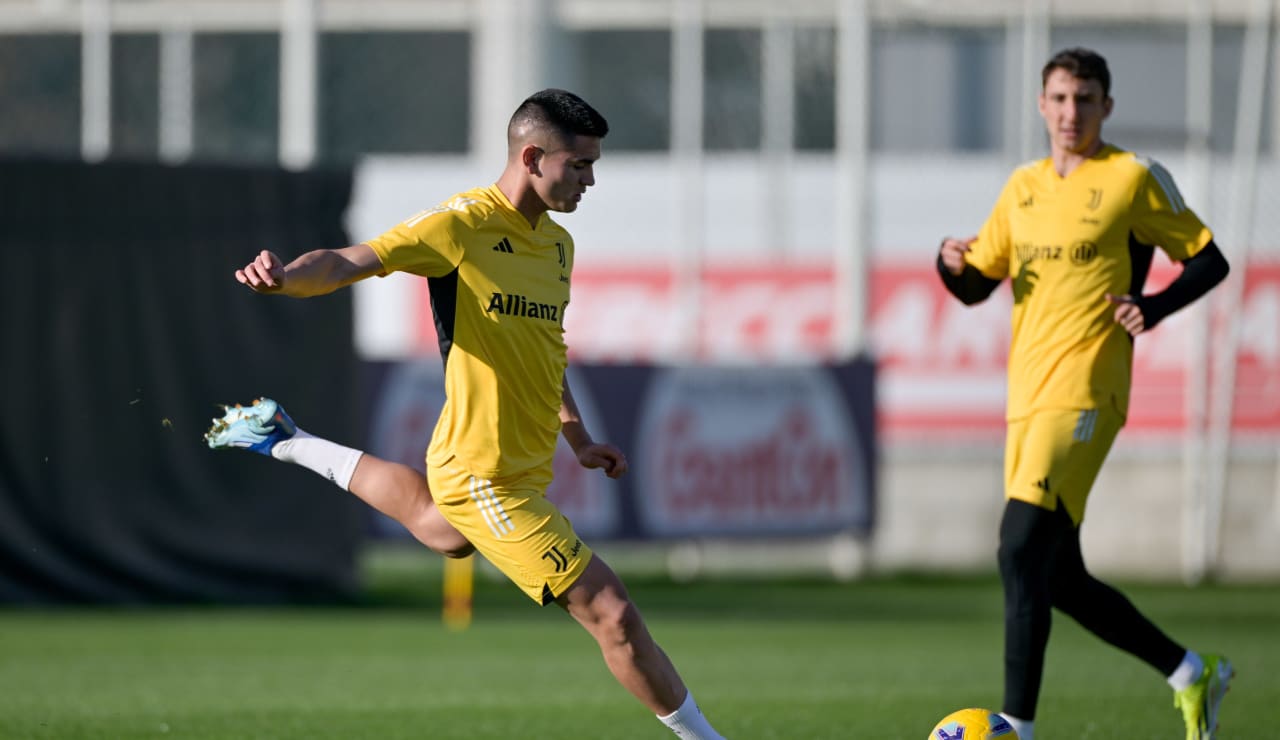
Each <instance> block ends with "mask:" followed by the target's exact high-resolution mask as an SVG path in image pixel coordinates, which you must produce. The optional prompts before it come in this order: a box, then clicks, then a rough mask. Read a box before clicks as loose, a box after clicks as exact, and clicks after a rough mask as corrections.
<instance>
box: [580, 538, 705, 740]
mask: <svg viewBox="0 0 1280 740" xmlns="http://www.w3.org/2000/svg"><path fill="white" fill-rule="evenodd" d="M556 603H557V604H559V605H560V606H561V607H563V608H564V609H565V610H566V611H567V612H569V614H571V615H572V616H573V618H574V619H576V620H578V622H579V623H580V624H581V625H582V626H583V627H585V628H586V630H587V631H588V632H590V633H591V636H592V637H594V638H595V639H596V642H597V643H598V644H599V645H600V652H601V654H603V656H604V662H605V664H606V665H607V666H608V667H609V671H610V672H611V673H613V676H614V678H616V679H617V680H618V683H620V684H622V686H623V687H624V688H626V689H627V690H628V691H630V692H631V693H632V694H633V695H634V696H635V697H636V698H637V699H639V700H640V701H641V702H643V703H644V705H645V706H647V707H649V709H650V710H651V711H653V713H654V714H656V715H658V719H660V720H662V722H663V724H665V725H666V726H667V727H669V728H671V731H672V732H674V733H675V734H676V736H677V737H681V738H685V739H686V740H722V736H721V735H720V734H719V733H718V732H716V731H715V729H714V728H712V726H711V723H710V722H708V721H707V718H706V717H705V716H703V714H702V710H700V709H699V708H698V704H697V702H695V701H694V700H693V695H692V694H691V693H690V692H689V690H688V688H686V687H685V685H684V681H683V680H681V678H680V674H679V673H677V672H676V669H675V666H674V665H673V664H672V663H671V660H670V659H669V658H668V657H667V654H666V653H665V652H663V651H662V648H660V647H658V644H657V643H656V642H654V640H653V637H652V636H650V634H649V629H648V628H647V627H646V626H645V624H644V620H643V619H642V618H641V616H640V610H639V609H637V608H636V605H635V604H634V603H633V602H632V601H631V598H630V596H628V594H627V590H626V587H625V586H624V585H623V583H622V580H621V579H620V578H618V575H617V574H616V573H614V572H613V569H612V568H610V567H609V566H608V564H606V563H605V562H604V561H603V560H601V559H600V557H599V556H598V555H593V556H592V558H591V562H590V563H588V564H587V567H586V570H584V571H583V572H582V575H581V576H579V577H578V579H577V580H576V581H575V582H574V584H573V585H572V586H571V587H570V588H569V589H568V590H567V591H566V592H565V593H564V594H563V595H561V596H560V598H558V599H556Z"/></svg>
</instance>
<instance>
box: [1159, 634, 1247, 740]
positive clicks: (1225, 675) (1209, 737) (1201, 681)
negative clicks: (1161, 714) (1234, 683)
mask: <svg viewBox="0 0 1280 740" xmlns="http://www.w3.org/2000/svg"><path fill="white" fill-rule="evenodd" d="M1234 675H1235V669H1234V668H1232V667H1231V661H1229V660H1227V659H1226V658H1224V657H1223V656H1221V655H1206V656H1204V670H1202V671H1201V672H1200V677H1199V678H1198V679H1196V682H1195V683H1193V684H1191V685H1190V686H1188V687H1187V688H1185V689H1182V690H1181V691H1178V692H1175V693H1174V695H1173V705H1174V706H1175V707H1177V708H1179V709H1181V710H1182V719H1183V720H1184V721H1185V722H1186V724H1187V740H1214V738H1216V737H1217V732H1218V707H1219V706H1221V704H1222V698H1223V697H1224V696H1226V695H1227V685H1228V684H1229V683H1230V682H1231V677H1232V676H1234Z"/></svg>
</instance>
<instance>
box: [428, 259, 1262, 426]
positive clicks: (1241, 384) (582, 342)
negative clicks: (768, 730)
mask: <svg viewBox="0 0 1280 740" xmlns="http://www.w3.org/2000/svg"><path fill="white" fill-rule="evenodd" d="M1176 271H1177V268H1176V267H1174V266H1173V265H1170V264H1169V263H1168V262H1167V261H1163V260H1162V258H1160V257H1157V263H1156V265H1155V267H1154V268H1153V274H1152V277H1151V279H1150V280H1149V282H1148V290H1149V291H1150V290H1154V289H1155V286H1158V285H1160V284H1162V283H1166V282H1167V281H1168V280H1170V279H1172V277H1173V276H1174V275H1175V274H1176ZM1233 280H1243V281H1244V283H1243V293H1242V301H1241V304H1240V306H1239V309H1238V310H1237V311H1235V312H1233V314H1232V315H1231V316H1229V317H1221V316H1220V317H1216V318H1215V320H1214V325H1213V326H1214V328H1213V330H1212V336H1213V341H1212V342H1211V343H1210V346H1209V349H1208V350H1207V351H1205V353H1204V356H1202V357H1196V358H1193V357H1192V356H1191V355H1192V353H1193V351H1194V349H1193V347H1192V340H1191V337H1192V335H1193V332H1192V322H1193V316H1192V315H1191V313H1190V312H1182V313H1179V314H1175V315H1174V316H1172V317H1170V318H1169V319H1167V320H1166V321H1165V322H1164V323H1162V324H1161V326H1160V327H1158V328H1157V329H1156V330H1155V331H1153V332H1151V333H1150V334H1145V335H1143V336H1141V337H1140V338H1139V339H1138V342H1137V351H1136V353H1135V358H1134V365H1135V367H1134V384H1133V397H1132V403H1131V410H1130V418H1129V424H1128V428H1129V430H1130V434H1132V433H1133V432H1137V433H1139V434H1142V433H1152V434H1168V433H1177V432H1180V431H1182V430H1183V429H1185V427H1186V425H1187V418H1188V413H1187V410H1188V407H1189V402H1188V394H1187V389H1186V383H1187V374H1188V369H1189V368H1192V367H1193V365H1192V363H1193V362H1199V363H1203V364H1205V365H1207V364H1208V363H1210V362H1211V361H1212V360H1211V358H1212V357H1213V355H1214V354H1215V353H1217V352H1219V351H1220V348H1223V347H1229V345H1226V344H1224V343H1223V342H1224V339H1225V338H1226V337H1229V336H1231V332H1232V331H1235V332H1237V334H1236V335H1237V336H1238V340H1239V341H1238V343H1237V346H1236V348H1235V358H1236V365H1235V378H1234V381H1235V382H1234V384H1233V385H1234V388H1235V391H1234V392H1235V397H1234V404H1233V409H1234V410H1233V417H1232V423H1233V429H1234V430H1236V431H1238V432H1253V433H1265V434H1280V261H1276V260H1255V261H1252V262H1250V263H1249V264H1248V265H1247V269H1242V266H1240V265H1236V266H1234V270H1233V272H1232V275H1231V277H1229V278H1228V281H1233ZM869 286H870V293H869V296H868V300H869V306H868V309H869V311H868V316H869V322H870V325H869V328H868V336H869V340H870V342H871V348H872V352H873V355H874V357H875V358H876V362H877V364H878V369H877V381H876V382H877V399H876V405H877V414H878V425H879V433H880V434H881V435H883V436H882V438H884V439H887V440H889V441H892V440H894V439H903V438H915V437H929V436H950V437H954V436H956V435H958V434H974V433H985V432H990V433H992V434H998V433H1000V432H1001V431H1002V430H1003V427H1004V399H1005V358H1006V356H1007V350H1008V342H1009V307H1010V300H1011V298H1010V294H1009V289H1008V287H1007V286H1002V287H1001V288H999V289H998V290H997V291H996V293H995V294H993V295H992V297H991V298H990V299H989V300H987V301H986V302H985V303H982V304H980V305H978V306H973V307H966V306H964V305H962V304H960V303H959V302H958V301H956V300H955V299H953V298H952V297H951V296H950V295H948V294H947V293H946V291H945V290H944V289H943V287H942V285H941V283H940V282H939V280H938V278H937V275H936V274H935V273H934V269H933V264H932V263H931V262H928V263H924V264H921V263H920V262H915V261H913V262H910V263H907V262H888V261H880V262H878V263H876V264H874V265H873V266H872V268H871V272H870V274H869ZM1238 287H1240V286H1230V285H1224V286H1221V287H1219V288H1218V290H1217V291H1215V293H1214V294H1211V296H1215V297H1220V296H1221V295H1222V294H1223V293H1225V292H1226V290H1227V289H1234V288H1238ZM421 290H422V294H421V298H420V305H421V307H422V309H423V311H422V313H421V316H422V317H423V318H422V319H420V323H419V327H420V330H419V332H418V337H419V341H420V345H419V348H420V349H422V350H423V351H426V352H430V351H432V350H433V349H434V347H435V334H434V330H433V327H432V323H431V320H430V313H429V303H428V299H427V295H426V284H425V282H423V283H422V288H421ZM835 291H836V284H835V279H834V273H833V270H832V269H831V267H830V265H827V264H818V265H803V266H795V265H761V266H748V267H742V266H732V265H730V266H716V267H709V268H707V269H705V270H704V271H703V279H702V281H701V282H700V283H699V288H698V292H697V302H698V305H699V306H700V309H701V310H700V319H699V324H698V326H697V327H696V328H695V332H694V344H693V347H692V348H688V347H686V346H683V345H682V342H685V341H686V338H685V337H686V335H685V334H682V331H684V330H685V329H686V328H687V327H685V323H684V321H685V313H686V311H687V309H685V308H684V307H683V304H682V302H681V300H682V295H681V294H680V292H679V290H678V287H677V281H676V280H675V277H674V275H673V273H672V272H671V271H670V269H668V268H667V267H665V266H652V265H646V266H639V267H634V266H633V267H626V268H617V269H608V270H600V269H595V270H588V269H580V270H577V271H575V273H574V277H573V303H572V304H571V305H570V307H569V310H568V312H567V314H566V319H565V331H566V334H567V336H568V339H569V345H570V353H571V356H572V357H573V359H574V360H575V361H577V362H590V363H668V362H684V363H688V362H698V363H704V364H717V363H724V364H743V363H747V364H766V365H767V364H785V365H795V364H807V363H808V364H812V363H823V362H830V361H832V360H833V359H834V353H835V348H834V341H833V337H834V328H835V321H834V318H835V317H834V315H833V311H834V310H836V309H835V306H836V305H837V301H836V300H835V298H836V295H835Z"/></svg>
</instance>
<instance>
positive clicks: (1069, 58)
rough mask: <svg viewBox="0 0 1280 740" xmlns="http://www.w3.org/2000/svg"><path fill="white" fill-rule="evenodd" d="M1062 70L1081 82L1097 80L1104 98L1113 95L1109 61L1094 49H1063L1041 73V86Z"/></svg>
mask: <svg viewBox="0 0 1280 740" xmlns="http://www.w3.org/2000/svg"><path fill="white" fill-rule="evenodd" d="M1055 69H1061V70H1065V71H1067V72H1069V73H1071V76H1072V77H1076V78H1079V79H1081V80H1097V81H1098V83H1099V84H1101V85H1102V97H1104V98H1106V97H1110V95H1111V70H1109V69H1107V60H1106V59H1103V58H1102V55H1101V54H1099V53H1098V52H1096V51H1093V50H1092V49H1082V48H1079V47H1076V48H1074V49H1063V50H1062V51H1060V52H1058V53H1057V54H1054V55H1053V58H1052V59H1050V60H1049V61H1048V62H1047V63H1046V64H1045V65H1044V70H1043V71H1042V72H1041V73H1040V85H1041V86H1042V87H1043V86H1044V84H1045V83H1047V82H1048V81H1049V75H1050V74H1052V73H1053V70H1055Z"/></svg>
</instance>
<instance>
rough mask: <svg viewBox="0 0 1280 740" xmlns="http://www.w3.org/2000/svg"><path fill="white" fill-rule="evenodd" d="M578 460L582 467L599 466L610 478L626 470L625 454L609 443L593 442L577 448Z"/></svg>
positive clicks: (620, 475)
mask: <svg viewBox="0 0 1280 740" xmlns="http://www.w3.org/2000/svg"><path fill="white" fill-rule="evenodd" d="M578 462H579V463H580V464H581V465H582V467H584V468H600V469H601V470H603V471H604V474H605V475H607V476H609V477H610V478H620V477H622V474H623V473H625V472H627V468H628V466H627V456H626V455H624V454H622V450H619V449H618V448H617V447H614V446H613V445H611V444H601V443H598V442H593V443H591V444H589V445H587V446H586V447H583V448H582V449H581V450H578Z"/></svg>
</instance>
